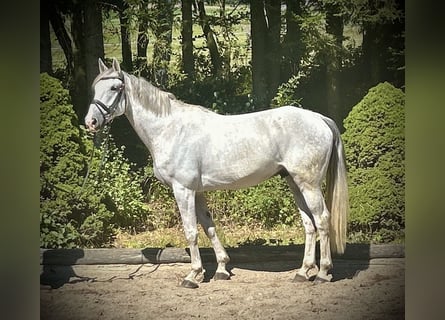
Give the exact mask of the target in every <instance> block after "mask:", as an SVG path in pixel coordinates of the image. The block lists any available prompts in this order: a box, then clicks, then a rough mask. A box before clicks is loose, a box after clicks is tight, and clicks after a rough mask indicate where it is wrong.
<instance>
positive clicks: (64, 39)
mask: <svg viewBox="0 0 445 320" xmlns="http://www.w3.org/2000/svg"><path fill="white" fill-rule="evenodd" d="M48 13H49V20H50V22H51V26H52V27H53V30H54V34H55V35H56V37H57V41H58V42H59V44H60V47H61V48H62V50H63V53H64V54H65V59H66V71H67V73H68V76H71V75H72V74H73V70H74V53H73V45H72V43H71V38H70V36H69V35H68V32H67V31H66V29H65V24H64V20H63V18H62V14H61V12H60V10H59V9H58V8H57V7H56V5H55V3H54V2H53V1H49V7H48Z"/></svg>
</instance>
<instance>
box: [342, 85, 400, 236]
mask: <svg viewBox="0 0 445 320" xmlns="http://www.w3.org/2000/svg"><path fill="white" fill-rule="evenodd" d="M404 105H405V96H404V93H403V92H402V91H401V90H399V89H397V88H395V87H393V86H392V85H391V84H389V83H387V82H385V83H381V84H379V85H377V86H376V87H374V88H371V89H370V90H369V92H368V94H367V95H366V96H365V97H364V98H363V100H362V101H360V102H359V103H358V104H357V105H356V106H354V107H353V109H352V110H351V112H350V113H349V115H348V117H347V118H346V119H345V121H344V126H345V129H346V131H345V133H344V134H343V140H344V144H345V152H346V158H347V164H348V169H349V190H350V204H351V213H350V218H349V231H350V232H351V233H352V237H354V234H355V235H357V234H368V235H369V237H370V238H371V239H372V240H375V241H379V242H387V241H392V240H394V239H396V238H399V237H403V230H404V227H405V199H404V198H405V166H404V160H405V135H404V122H405V108H404Z"/></svg>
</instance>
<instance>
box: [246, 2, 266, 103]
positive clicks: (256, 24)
mask: <svg viewBox="0 0 445 320" xmlns="http://www.w3.org/2000/svg"><path fill="white" fill-rule="evenodd" d="M250 28H251V37H252V86H253V88H252V91H253V99H254V105H255V109H266V108H267V107H268V104H269V101H267V100H268V94H267V80H266V76H267V73H268V70H269V69H268V67H267V65H266V34H267V22H266V17H265V15H264V2H263V1H262V0H251V1H250Z"/></svg>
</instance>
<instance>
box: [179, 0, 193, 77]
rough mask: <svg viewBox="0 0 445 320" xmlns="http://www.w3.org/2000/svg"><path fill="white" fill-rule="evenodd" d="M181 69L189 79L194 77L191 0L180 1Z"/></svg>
mask: <svg viewBox="0 0 445 320" xmlns="http://www.w3.org/2000/svg"><path fill="white" fill-rule="evenodd" d="M181 13H182V25H181V37H182V43H181V49H182V68H183V70H184V72H185V73H186V74H187V75H188V78H189V79H193V77H194V72H195V71H194V69H195V67H194V59H193V20H192V0H182V1H181Z"/></svg>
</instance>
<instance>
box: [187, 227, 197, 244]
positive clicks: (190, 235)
mask: <svg viewBox="0 0 445 320" xmlns="http://www.w3.org/2000/svg"><path fill="white" fill-rule="evenodd" d="M184 234H185V239H186V240H187V242H188V244H189V245H193V244H196V243H197V242H198V230H196V229H187V230H184Z"/></svg>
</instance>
